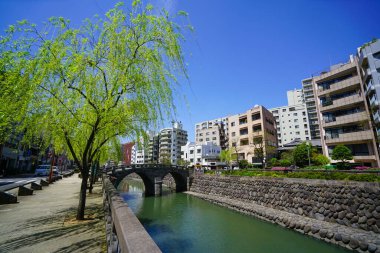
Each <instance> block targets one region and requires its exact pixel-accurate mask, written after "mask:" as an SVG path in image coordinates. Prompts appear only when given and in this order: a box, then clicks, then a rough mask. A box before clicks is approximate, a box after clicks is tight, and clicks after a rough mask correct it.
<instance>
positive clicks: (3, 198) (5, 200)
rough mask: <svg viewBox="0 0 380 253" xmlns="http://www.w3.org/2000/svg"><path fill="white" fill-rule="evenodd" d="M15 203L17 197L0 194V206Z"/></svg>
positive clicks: (5, 193)
mask: <svg viewBox="0 0 380 253" xmlns="http://www.w3.org/2000/svg"><path fill="white" fill-rule="evenodd" d="M14 203H17V197H16V196H15V195H13V194H11V193H8V192H0V204H14Z"/></svg>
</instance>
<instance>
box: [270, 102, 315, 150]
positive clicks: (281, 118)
mask: <svg viewBox="0 0 380 253" xmlns="http://www.w3.org/2000/svg"><path fill="white" fill-rule="evenodd" d="M269 111H270V112H271V113H272V114H273V117H274V118H275V120H276V128H277V139H278V145H279V146H280V147H283V146H284V145H285V144H287V143H290V142H292V141H294V140H295V139H300V140H302V141H307V140H311V136H310V129H309V118H308V114H307V109H306V105H305V104H298V105H288V106H280V107H276V108H272V109H269Z"/></svg>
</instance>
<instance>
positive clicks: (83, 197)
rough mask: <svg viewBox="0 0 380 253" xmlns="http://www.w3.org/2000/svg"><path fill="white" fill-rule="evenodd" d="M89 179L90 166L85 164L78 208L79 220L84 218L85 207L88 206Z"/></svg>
mask: <svg viewBox="0 0 380 253" xmlns="http://www.w3.org/2000/svg"><path fill="white" fill-rule="evenodd" d="M87 181H88V166H83V169H82V184H81V187H80V193H79V205H78V209H77V220H84V209H85V207H86V192H87Z"/></svg>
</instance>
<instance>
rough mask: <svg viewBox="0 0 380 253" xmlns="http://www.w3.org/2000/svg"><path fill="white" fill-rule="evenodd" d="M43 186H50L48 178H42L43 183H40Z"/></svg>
mask: <svg viewBox="0 0 380 253" xmlns="http://www.w3.org/2000/svg"><path fill="white" fill-rule="evenodd" d="M40 184H41V185H42V186H49V182H48V181H46V180H43V179H41V183H40Z"/></svg>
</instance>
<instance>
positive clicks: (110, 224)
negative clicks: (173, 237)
mask: <svg viewBox="0 0 380 253" xmlns="http://www.w3.org/2000/svg"><path fill="white" fill-rule="evenodd" d="M103 192H104V206H105V209H106V210H105V214H106V216H105V218H106V223H107V224H106V228H107V231H108V232H111V233H112V234H107V247H108V252H114V251H113V250H115V249H118V250H120V251H117V252H123V253H124V252H134V253H145V252H149V253H159V252H161V250H160V249H159V248H158V246H157V244H156V243H155V242H154V241H153V239H152V238H151V237H150V236H149V234H148V233H147V232H146V230H145V229H144V227H143V226H142V225H141V223H140V221H139V220H138V219H137V217H136V216H135V215H134V213H133V212H132V210H131V209H130V208H129V207H128V205H127V203H125V202H124V200H123V198H122V197H120V195H119V194H118V192H117V191H116V189H115V187H114V186H113V184H112V183H111V182H110V180H109V179H108V178H107V177H106V176H103ZM107 214H108V215H107Z"/></svg>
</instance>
